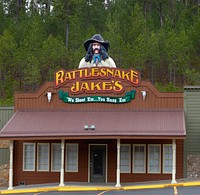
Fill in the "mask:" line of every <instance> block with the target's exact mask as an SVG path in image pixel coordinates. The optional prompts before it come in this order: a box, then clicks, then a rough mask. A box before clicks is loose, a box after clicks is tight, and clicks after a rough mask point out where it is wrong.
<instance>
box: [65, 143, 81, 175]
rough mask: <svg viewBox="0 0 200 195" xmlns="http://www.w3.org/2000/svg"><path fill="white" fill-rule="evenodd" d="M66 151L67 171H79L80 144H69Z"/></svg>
mask: <svg viewBox="0 0 200 195" xmlns="http://www.w3.org/2000/svg"><path fill="white" fill-rule="evenodd" d="M66 153H67V154H66V171H67V172H78V144H67V145H66Z"/></svg>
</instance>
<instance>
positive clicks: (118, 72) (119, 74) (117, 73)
mask: <svg viewBox="0 0 200 195" xmlns="http://www.w3.org/2000/svg"><path fill="white" fill-rule="evenodd" d="M114 77H118V78H120V79H121V78H122V76H121V71H120V70H116V71H115V75H114Z"/></svg>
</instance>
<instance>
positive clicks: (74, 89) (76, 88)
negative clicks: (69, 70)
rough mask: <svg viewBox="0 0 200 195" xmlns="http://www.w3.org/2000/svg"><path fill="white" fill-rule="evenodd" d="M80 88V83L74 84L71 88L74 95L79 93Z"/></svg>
mask: <svg viewBox="0 0 200 195" xmlns="http://www.w3.org/2000/svg"><path fill="white" fill-rule="evenodd" d="M79 86H80V83H79V82H76V83H73V85H72V87H71V91H72V92H73V93H77V92H78V91H79Z"/></svg>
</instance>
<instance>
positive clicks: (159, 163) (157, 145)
mask: <svg viewBox="0 0 200 195" xmlns="http://www.w3.org/2000/svg"><path fill="white" fill-rule="evenodd" d="M151 146H154V147H158V148H159V159H158V160H159V162H158V166H159V167H158V171H157V172H152V171H150V147H151ZM148 173H151V174H160V173H161V144H148Z"/></svg>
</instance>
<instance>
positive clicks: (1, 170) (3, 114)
mask: <svg viewBox="0 0 200 195" xmlns="http://www.w3.org/2000/svg"><path fill="white" fill-rule="evenodd" d="M13 113H14V107H12V106H9V107H5V106H1V107H0V130H1V129H2V128H3V126H4V125H5V124H6V123H7V122H8V120H9V119H10V118H11V116H12V115H13ZM9 145H10V142H9V140H0V187H6V186H7V185H8V178H9V177H8V176H9Z"/></svg>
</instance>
